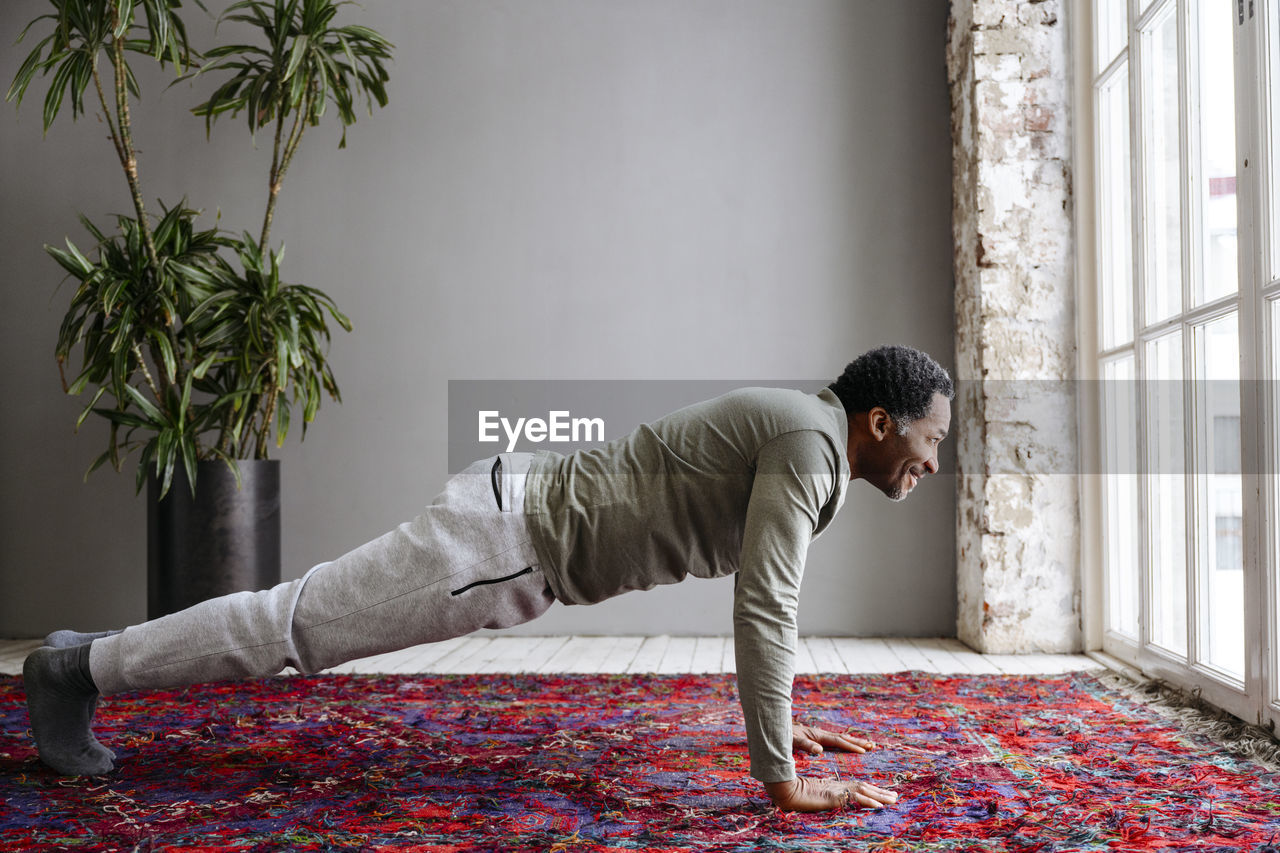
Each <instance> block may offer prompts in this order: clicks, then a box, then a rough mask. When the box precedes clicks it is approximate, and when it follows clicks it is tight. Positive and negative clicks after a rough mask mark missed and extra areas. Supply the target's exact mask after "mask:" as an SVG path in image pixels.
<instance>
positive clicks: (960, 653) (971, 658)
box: [941, 637, 1000, 674]
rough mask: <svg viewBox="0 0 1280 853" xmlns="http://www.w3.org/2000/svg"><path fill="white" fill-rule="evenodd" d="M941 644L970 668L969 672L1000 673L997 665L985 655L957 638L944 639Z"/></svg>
mask: <svg viewBox="0 0 1280 853" xmlns="http://www.w3.org/2000/svg"><path fill="white" fill-rule="evenodd" d="M941 642H942V647H943V648H945V649H946V650H947V651H949V652H951V654H953V655H954V656H955V657H956V658H957V659H959V660H960V662H961V663H963V664H964V665H965V666H967V667H968V668H969V672H980V673H991V674H995V673H999V672H1000V670H999V669H998V668H997V667H996V665H995V664H993V663H991V661H989V660H987V659H986V657H985V656H984V655H980V654H978V653H977V652H975V651H974V650H973V649H971V648H969V647H968V646H966V645H965V644H964V643H962V642H960V641H959V640H957V639H956V638H955V637H944V638H942V640H941Z"/></svg>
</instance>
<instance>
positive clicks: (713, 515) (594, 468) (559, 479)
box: [524, 388, 849, 782]
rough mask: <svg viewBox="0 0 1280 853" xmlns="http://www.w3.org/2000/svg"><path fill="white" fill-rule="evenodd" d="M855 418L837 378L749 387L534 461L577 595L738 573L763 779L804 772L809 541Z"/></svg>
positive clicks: (543, 540) (560, 585) (536, 508)
mask: <svg viewBox="0 0 1280 853" xmlns="http://www.w3.org/2000/svg"><path fill="white" fill-rule="evenodd" d="M848 428H849V427H848V420H847V416H846V415H845V412H844V409H843V407H842V406H841V404H840V401H839V399H838V398H837V397H836V396H835V394H834V393H832V392H831V391H830V390H829V389H824V390H823V391H821V392H820V393H818V394H805V393H803V392H800V391H790V390H784V389H777V388H743V389H740V390H737V391H732V392H730V393H728V394H725V395H723V396H721V397H717V398H715V399H713V400H708V401H706V402H703V403H697V404H695V405H692V406H688V407H686V408H683V409H680V410H678V411H676V412H673V413H671V414H669V415H667V416H666V417H663V418H660V419H659V420H657V421H654V422H653V423H651V424H644V425H642V426H640V427H639V428H637V429H636V430H635V431H634V432H632V433H631V434H630V435H628V436H626V437H624V438H620V439H617V440H615V441H611V442H609V443H607V444H605V445H602V446H601V447H598V448H592V449H590V450H582V451H578V452H576V453H572V454H569V455H567V456H566V455H561V454H558V453H550V452H547V451H539V452H538V453H537V455H536V457H535V458H534V460H533V463H532V465H531V467H530V469H529V477H528V480H527V483H526V491H525V504H524V507H525V512H526V513H527V515H528V517H529V524H530V528H531V530H532V536H533V545H534V549H535V551H536V552H537V554H538V558H539V560H541V562H542V565H543V570H544V572H545V573H546V576H547V580H548V582H549V583H550V584H551V589H552V592H554V593H555V596H556V598H557V599H559V600H560V601H562V602H564V603H565V604H592V603H595V602H597V601H601V600H603V599H606V598H609V597H611V596H614V595H618V594H620V593H623V592H627V591H628V590H633V589H649V588H650V587H653V586H655V585H657V584H666V583H676V582H677V581H680V580H683V579H684V578H685V576H686V575H693V576H694V577H700V578H717V577H724V576H726V575H730V574H733V573H735V572H736V573H737V577H736V578H735V582H734V604H733V624H734V650H735V656H736V661H737V673H738V691H739V694H740V696H741V700H742V712H743V716H744V718H745V721H746V729H747V744H748V748H749V750H750V753H751V775H752V776H754V777H755V778H757V779H759V780H760V781H762V782H778V781H784V780H787V779H791V778H793V777H794V776H795V764H794V761H793V760H792V757H791V683H792V678H793V676H794V673H795V648H796V608H797V601H798V598H799V591H800V577H801V574H802V573H803V571H804V561H805V555H806V553H807V551H808V548H809V542H810V541H812V540H813V539H814V538H815V537H816V536H817V535H818V534H819V533H821V532H822V531H823V530H824V529H826V527H827V525H828V524H829V523H830V522H831V519H832V518H833V517H834V516H835V514H836V511H837V510H839V508H840V505H841V504H842V503H843V502H844V496H845V490H846V487H847V486H848V483H849V462H848V460H847V459H846V458H845V454H846V451H845V447H846V446H847V444H848Z"/></svg>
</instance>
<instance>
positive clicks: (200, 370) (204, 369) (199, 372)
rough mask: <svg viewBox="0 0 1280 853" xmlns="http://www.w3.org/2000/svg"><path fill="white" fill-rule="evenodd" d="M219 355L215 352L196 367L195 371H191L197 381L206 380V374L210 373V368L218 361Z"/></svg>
mask: <svg viewBox="0 0 1280 853" xmlns="http://www.w3.org/2000/svg"><path fill="white" fill-rule="evenodd" d="M217 357H218V354H217V353H216V352H215V353H213V354H212V355H210V356H208V357H207V358H205V359H204V361H202V362H200V363H199V364H197V365H196V367H195V370H193V371H191V375H192V376H194V377H195V378H196V379H204V377H205V374H206V373H208V372H209V367H210V366H211V365H212V364H213V362H214V360H215V359H217Z"/></svg>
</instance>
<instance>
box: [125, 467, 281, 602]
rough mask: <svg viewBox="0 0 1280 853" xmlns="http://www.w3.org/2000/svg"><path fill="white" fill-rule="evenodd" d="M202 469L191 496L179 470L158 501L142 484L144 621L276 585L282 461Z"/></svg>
mask: <svg viewBox="0 0 1280 853" xmlns="http://www.w3.org/2000/svg"><path fill="white" fill-rule="evenodd" d="M240 480H241V483H242V487H241V488H240V489H237V488H236V478H235V475H234V474H232V473H231V469H229V468H228V467H227V465H226V463H224V462H201V463H199V468H198V469H197V471H196V496H195V499H194V500H193V499H192V497H191V487H190V486H189V485H188V481H187V475H186V471H185V470H183V468H182V465H181V464H179V465H178V470H177V471H175V472H174V475H173V483H172V485H170V487H169V493H168V494H167V495H165V498H164V500H160V499H159V495H160V483H159V481H158V480H157V479H156V476H155V474H154V473H153V474H152V475H151V479H150V481H149V483H148V484H147V618H148V619H155V618H157V617H160V616H164V615H165V614H168V613H175V612H177V611H179V610H184V609H186V608H187V607H190V606H191V605H193V604H198V603H199V602H201V601H204V600H205V599H208V598H215V597H217V596H219V595H226V594H227V593H231V592H240V591H242V590H259V589H267V588H269V587H272V586H275V585H276V584H278V583H279V582H280V462H279V461H278V460H274V459H272V460H265V459H263V460H241V461H240Z"/></svg>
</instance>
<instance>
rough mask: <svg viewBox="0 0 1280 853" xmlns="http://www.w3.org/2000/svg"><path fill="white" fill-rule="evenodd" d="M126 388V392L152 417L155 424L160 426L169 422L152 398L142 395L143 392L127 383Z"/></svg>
mask: <svg viewBox="0 0 1280 853" xmlns="http://www.w3.org/2000/svg"><path fill="white" fill-rule="evenodd" d="M124 390H125V393H126V394H128V395H129V396H130V397H131V398H132V399H133V402H134V403H136V404H137V406H138V408H140V409H142V412H143V414H145V415H146V416H147V417H148V418H150V420H151V423H152V424H153V425H155V426H160V425H162V424H164V423H166V422H167V419H166V418H165V416H164V415H162V414H161V413H160V410H159V409H157V408H156V407H155V406H154V405H153V404H152V402H151V401H150V400H148V399H147V398H146V397H144V396H142V392H141V391H139V390H138V389H137V388H134V387H133V386H132V385H126V386H124Z"/></svg>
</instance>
